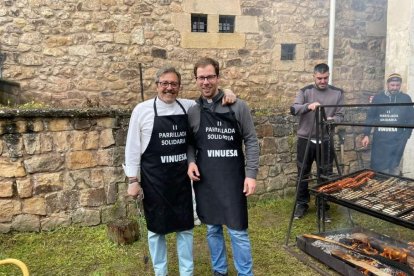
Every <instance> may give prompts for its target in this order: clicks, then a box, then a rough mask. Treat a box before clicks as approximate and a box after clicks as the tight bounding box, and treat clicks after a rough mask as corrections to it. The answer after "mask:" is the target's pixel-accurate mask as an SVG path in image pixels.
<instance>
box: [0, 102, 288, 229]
mask: <svg viewBox="0 0 414 276" xmlns="http://www.w3.org/2000/svg"><path fill="white" fill-rule="evenodd" d="M129 115H130V114H129V112H127V111H121V110H109V111H103V110H97V109H89V110H37V111H28V110H26V111H25V110H20V111H17V110H8V111H5V112H2V113H0V167H1V170H0V233H6V232H9V231H42V230H51V229H54V228H56V227H64V226H67V225H71V224H80V225H86V226H90V225H98V224H101V223H107V222H108V221H110V220H112V219H114V218H118V217H125V216H128V215H129V210H130V209H131V210H133V208H130V207H132V206H133V204H132V202H131V201H130V199H129V197H127V196H126V187H127V186H126V183H125V177H124V173H123V170H122V166H121V164H122V162H123V160H124V148H125V140H126V133H127V129H128V123H129ZM254 120H255V125H256V129H257V134H258V137H259V138H260V170H259V176H258V179H257V180H258V181H257V183H258V189H257V192H256V195H255V196H254V198H255V199H260V198H264V197H283V196H284V195H285V194H286V193H289V192H293V190H294V188H293V187H294V184H295V181H294V179H295V178H296V165H295V158H294V154H295V150H296V149H295V136H294V135H292V133H293V129H294V118H293V117H292V116H285V115H274V114H269V113H264V112H263V111H256V112H255V119H254Z"/></svg>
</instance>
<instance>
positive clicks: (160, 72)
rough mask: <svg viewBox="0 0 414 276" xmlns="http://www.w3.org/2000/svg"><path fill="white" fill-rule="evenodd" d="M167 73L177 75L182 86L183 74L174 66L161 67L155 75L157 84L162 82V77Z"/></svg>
mask: <svg viewBox="0 0 414 276" xmlns="http://www.w3.org/2000/svg"><path fill="white" fill-rule="evenodd" d="M167 73H173V74H175V75H177V78H178V83H179V84H181V74H180V73H179V72H178V71H177V70H176V69H175V67H172V66H164V67H161V68H160V69H159V70H158V71H157V73H156V74H155V82H156V83H158V82H159V81H160V77H161V76H162V75H164V74H167Z"/></svg>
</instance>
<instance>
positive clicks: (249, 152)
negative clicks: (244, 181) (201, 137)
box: [187, 90, 259, 179]
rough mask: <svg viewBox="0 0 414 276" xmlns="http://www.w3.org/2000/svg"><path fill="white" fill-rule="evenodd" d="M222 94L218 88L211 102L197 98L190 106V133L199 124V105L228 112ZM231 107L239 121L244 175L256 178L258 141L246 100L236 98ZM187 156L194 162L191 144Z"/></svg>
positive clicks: (195, 130) (189, 160)
mask: <svg viewBox="0 0 414 276" xmlns="http://www.w3.org/2000/svg"><path fill="white" fill-rule="evenodd" d="M223 95H224V94H223V92H222V91H221V90H220V91H219V93H218V94H217V95H216V96H215V97H214V98H213V101H212V102H211V103H208V102H207V100H206V99H201V102H200V100H197V101H196V102H197V104H196V105H195V106H192V107H190V109H189V110H188V120H189V124H190V131H191V132H192V133H197V131H198V129H199V126H200V108H201V105H202V106H203V107H204V108H209V109H210V110H212V109H213V107H215V112H217V113H227V112H229V108H228V106H223V105H222V104H221V99H222V98H223ZM231 109H232V110H233V111H234V113H235V117H236V120H237V121H238V123H239V127H240V131H241V135H242V136H243V142H244V150H245V158H246V168H245V169H246V177H249V178H253V179H256V176H257V172H258V170H259V142H258V139H257V136H256V131H255V128H254V124H253V118H252V115H251V113H250V109H249V107H248V106H247V104H246V102H245V101H242V100H240V99H237V100H236V102H235V103H234V104H232V105H231ZM187 158H188V162H195V149H194V147H193V146H192V145H190V146H189V150H188V154H187Z"/></svg>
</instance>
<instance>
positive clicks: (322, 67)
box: [313, 63, 329, 74]
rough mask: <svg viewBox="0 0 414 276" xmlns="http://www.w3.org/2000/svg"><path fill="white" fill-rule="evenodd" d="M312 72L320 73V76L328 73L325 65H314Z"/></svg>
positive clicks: (327, 67)
mask: <svg viewBox="0 0 414 276" xmlns="http://www.w3.org/2000/svg"><path fill="white" fill-rule="evenodd" d="M313 72H314V73H321V74H323V73H326V72H329V66H328V64H326V63H319V64H316V65H315V67H314V68H313Z"/></svg>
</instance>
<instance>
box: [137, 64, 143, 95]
mask: <svg viewBox="0 0 414 276" xmlns="http://www.w3.org/2000/svg"><path fill="white" fill-rule="evenodd" d="M138 68H139V84H140V87H141V101H142V102H143V101H144V81H143V78H142V64H141V62H140V63H139V64H138Z"/></svg>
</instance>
